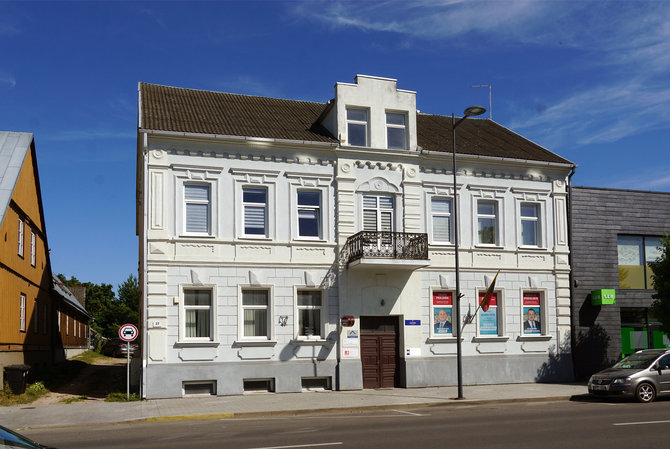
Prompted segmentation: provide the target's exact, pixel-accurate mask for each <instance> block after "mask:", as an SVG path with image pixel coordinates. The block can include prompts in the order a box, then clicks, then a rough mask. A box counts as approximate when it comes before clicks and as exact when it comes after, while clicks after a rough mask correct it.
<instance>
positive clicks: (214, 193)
mask: <svg viewBox="0 0 670 449" xmlns="http://www.w3.org/2000/svg"><path fill="white" fill-rule="evenodd" d="M172 170H173V172H174V183H175V186H174V188H175V193H174V195H175V196H174V199H175V211H176V214H175V215H176V223H175V229H176V231H175V234H176V235H177V236H178V237H184V238H194V237H196V238H213V237H216V236H218V235H219V232H220V230H219V216H218V210H219V206H218V204H219V177H220V174H221V171H222V168H214V167H195V166H186V165H183V166H182V165H173V166H172ZM187 184H194V185H208V186H209V206H210V207H209V232H208V233H201V232H187V231H186V201H185V199H186V195H185V189H184V185H187ZM150 198H152V199H154V201H159V202H160V201H162V192H153V194H152V195H151V196H150ZM154 208H156V209H157V210H162V209H161V205H160V204H157V205H155V206H154ZM157 229H160V228H157Z"/></svg>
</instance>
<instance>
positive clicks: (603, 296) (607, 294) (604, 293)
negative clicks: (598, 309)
mask: <svg viewBox="0 0 670 449" xmlns="http://www.w3.org/2000/svg"><path fill="white" fill-rule="evenodd" d="M615 303H616V290H614V289H608V288H602V289H600V290H593V291H592V292H591V304H593V305H594V306H602V305H607V304H615Z"/></svg>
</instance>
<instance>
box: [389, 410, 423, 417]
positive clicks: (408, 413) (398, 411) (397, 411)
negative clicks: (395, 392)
mask: <svg viewBox="0 0 670 449" xmlns="http://www.w3.org/2000/svg"><path fill="white" fill-rule="evenodd" d="M392 411H394V412H396V413H405V414H407V415H412V416H423V415H422V414H420V413H412V412H408V411H406V410H392Z"/></svg>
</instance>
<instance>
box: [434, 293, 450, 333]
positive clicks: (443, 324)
mask: <svg viewBox="0 0 670 449" xmlns="http://www.w3.org/2000/svg"><path fill="white" fill-rule="evenodd" d="M453 298H454V295H453V292H446V291H434V292H433V297H432V305H431V312H432V315H433V329H432V335H433V336H434V337H450V336H452V335H453V328H452V319H453V313H452V310H453V309H452V305H453Z"/></svg>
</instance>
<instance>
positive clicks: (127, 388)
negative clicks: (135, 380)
mask: <svg viewBox="0 0 670 449" xmlns="http://www.w3.org/2000/svg"><path fill="white" fill-rule="evenodd" d="M126 344H127V345H128V351H127V352H126V356H127V357H128V359H127V363H126V401H130V342H129V341H128V342H126Z"/></svg>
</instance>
